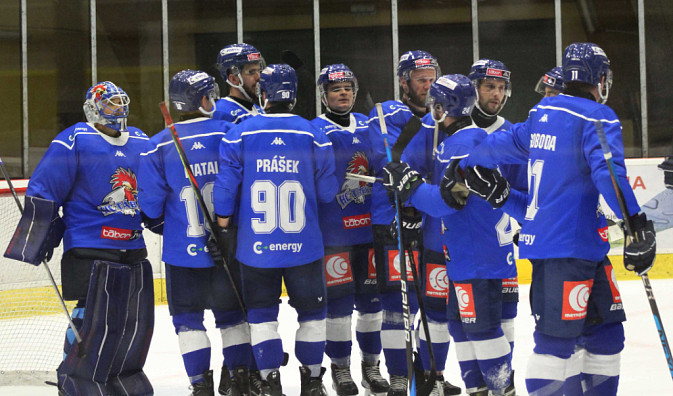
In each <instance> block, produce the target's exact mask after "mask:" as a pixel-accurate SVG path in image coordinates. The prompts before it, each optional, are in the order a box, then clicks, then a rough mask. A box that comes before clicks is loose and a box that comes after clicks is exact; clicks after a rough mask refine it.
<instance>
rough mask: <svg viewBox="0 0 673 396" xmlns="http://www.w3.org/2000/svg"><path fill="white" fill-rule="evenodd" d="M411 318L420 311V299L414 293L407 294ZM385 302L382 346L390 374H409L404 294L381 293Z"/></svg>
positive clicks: (397, 292)
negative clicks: (403, 309) (403, 304)
mask: <svg viewBox="0 0 673 396" xmlns="http://www.w3.org/2000/svg"><path fill="white" fill-rule="evenodd" d="M407 298H408V301H409V310H410V311H411V312H410V314H411V318H413V317H414V315H416V311H418V301H417V300H416V295H415V294H414V293H410V294H407ZM381 299H382V302H383V323H382V324H381V346H382V347H383V355H384V356H385V361H386V368H387V369H388V374H390V375H401V376H407V354H406V343H405V328H404V317H403V314H402V295H401V294H400V292H399V291H391V292H388V293H385V294H382V295H381Z"/></svg>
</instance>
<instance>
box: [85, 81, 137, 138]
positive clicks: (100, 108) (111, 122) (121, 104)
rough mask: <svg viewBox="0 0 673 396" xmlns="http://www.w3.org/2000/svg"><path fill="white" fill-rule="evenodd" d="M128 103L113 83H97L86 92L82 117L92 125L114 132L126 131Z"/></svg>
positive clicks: (121, 91)
mask: <svg viewBox="0 0 673 396" xmlns="http://www.w3.org/2000/svg"><path fill="white" fill-rule="evenodd" d="M130 102H131V100H130V99H129V96H128V95H127V94H126V92H124V90H123V89H121V88H120V87H118V86H117V85H115V84H114V83H113V82H110V81H103V82H99V83H98V84H95V85H94V86H92V87H91V88H89V89H88V90H87V91H86V95H85V97H84V106H83V107H84V115H85V116H86V120H87V121H88V122H90V123H92V124H94V123H97V124H101V125H105V126H106V127H108V128H111V129H114V130H115V131H120V132H121V131H126V130H127V127H126V119H127V117H128V115H129V103H130Z"/></svg>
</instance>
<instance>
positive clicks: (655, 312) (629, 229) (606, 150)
mask: <svg viewBox="0 0 673 396" xmlns="http://www.w3.org/2000/svg"><path fill="white" fill-rule="evenodd" d="M594 124H595V126H596V132H597V133H598V140H600V142H601V149H602V150H603V157H604V158H605V161H606V162H607V163H608V170H609V171H610V179H611V180H612V186H613V187H614V189H615V194H616V195H617V202H619V210H620V211H621V212H622V218H623V219H624V225H625V227H626V233H627V235H628V236H629V237H630V238H631V240H633V241H636V242H637V241H638V239H637V238H636V236H635V235H634V233H633V226H632V225H631V218H630V217H629V212H628V210H627V209H626V201H625V200H624V193H623V192H622V189H621V188H620V187H619V184H618V183H617V176H616V174H615V170H614V166H615V165H614V162H613V160H612V152H611V151H610V146H609V145H608V140H607V138H606V137H605V131H603V124H602V123H601V122H600V121H594ZM640 279H642V280H643V286H644V287H645V293H646V294H647V301H649V303H650V309H651V310H652V316H654V324H655V325H656V326H657V331H658V332H659V340H660V341H661V346H662V348H664V356H665V357H666V363H668V371H669V372H670V373H671V378H672V379H673V356H672V355H671V348H670V347H669V344H668V337H666V331H665V330H664V324H663V322H662V321H661V314H660V313H659V308H658V307H657V300H656V299H655V298H654V293H653V292H652V285H651V284H650V278H649V277H648V276H647V274H643V275H641V277H640Z"/></svg>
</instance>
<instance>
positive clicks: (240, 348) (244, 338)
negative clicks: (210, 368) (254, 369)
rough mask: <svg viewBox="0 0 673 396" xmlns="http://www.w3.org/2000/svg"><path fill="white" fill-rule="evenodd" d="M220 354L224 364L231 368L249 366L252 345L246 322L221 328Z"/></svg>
mask: <svg viewBox="0 0 673 396" xmlns="http://www.w3.org/2000/svg"><path fill="white" fill-rule="evenodd" d="M220 335H221V337H222V356H224V365H226V366H227V367H229V368H230V369H231V370H233V369H234V368H236V367H241V366H243V367H250V363H251V362H250V361H251V360H252V347H251V345H250V326H249V325H248V322H241V323H239V324H236V325H233V326H230V327H226V328H221V329H220Z"/></svg>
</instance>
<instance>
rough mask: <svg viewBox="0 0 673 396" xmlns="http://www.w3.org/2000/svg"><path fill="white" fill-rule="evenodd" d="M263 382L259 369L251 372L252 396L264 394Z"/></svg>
mask: <svg viewBox="0 0 673 396" xmlns="http://www.w3.org/2000/svg"><path fill="white" fill-rule="evenodd" d="M263 382H264V381H262V376H261V375H260V374H259V371H253V372H251V373H250V395H251V396H262V394H263V392H264V391H263V390H262V387H263Z"/></svg>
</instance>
